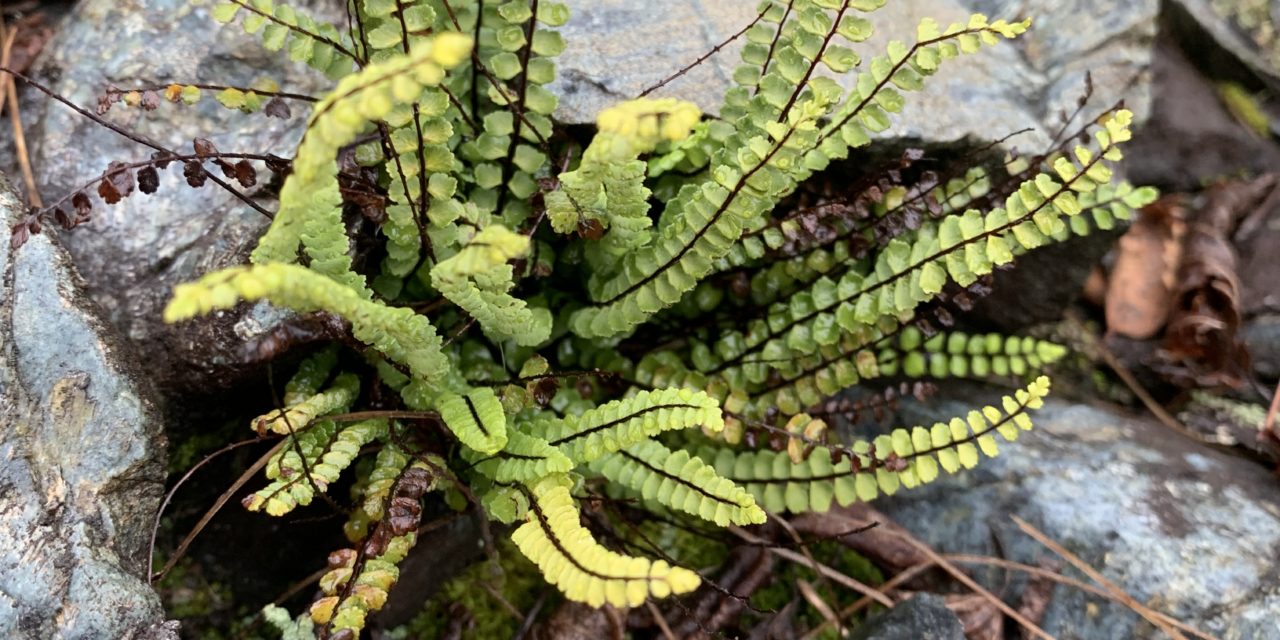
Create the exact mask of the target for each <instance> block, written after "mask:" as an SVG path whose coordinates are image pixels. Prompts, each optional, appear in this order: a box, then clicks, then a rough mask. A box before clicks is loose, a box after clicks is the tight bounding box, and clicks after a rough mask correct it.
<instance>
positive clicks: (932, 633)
mask: <svg viewBox="0 0 1280 640" xmlns="http://www.w3.org/2000/svg"><path fill="white" fill-rule="evenodd" d="M849 637H850V638H851V640H964V626H963V625H961V624H960V619H959V618H957V617H956V614H954V613H952V612H951V610H950V609H948V608H947V605H946V603H945V602H943V600H942V598H941V597H940V596H936V595H933V594H931V593H921V594H918V595H916V596H915V597H913V598H911V599H910V600H907V601H906V602H902V603H899V604H898V606H896V607H894V608H892V609H890V610H888V611H885V612H884V613H881V614H879V615H875V616H872V617H871V618H868V619H867V621H866V622H863V623H862V624H860V625H858V627H857V628H856V629H854V631H853V635H851V636H849Z"/></svg>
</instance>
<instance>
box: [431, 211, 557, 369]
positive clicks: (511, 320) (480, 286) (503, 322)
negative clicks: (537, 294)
mask: <svg viewBox="0 0 1280 640" xmlns="http://www.w3.org/2000/svg"><path fill="white" fill-rule="evenodd" d="M528 251H529V237H528V236H524V235H520V234H516V233H512V232H510V231H508V230H507V229H506V228H504V227H502V226H499V225H494V226H491V227H486V228H485V229H484V230H482V231H480V232H479V233H477V234H476V235H475V237H473V238H472V239H471V241H470V242H468V243H467V245H466V246H465V247H463V248H462V249H461V250H459V251H458V253H456V254H454V255H453V256H452V257H450V258H449V259H448V260H445V261H443V262H440V263H439V264H437V265H436V266H435V268H434V269H432V270H431V284H432V285H434V286H435V288H436V290H438V291H439V292H440V293H441V294H443V295H444V296H445V297H446V298H449V299H450V300H452V301H453V302H454V303H455V304H457V305H458V306H459V307H460V308H462V310H464V311H466V312H467V313H469V314H471V316H472V317H474V318H475V319H476V320H478V321H479V322H480V326H482V327H484V329H485V330H486V331H487V332H488V333H489V334H490V335H494V336H497V337H501V338H508V337H509V338H512V339H514V340H515V341H516V344H520V345H525V346H534V345H537V344H540V343H542V342H544V341H546V339H547V337H548V336H549V335H550V334H551V313H550V312H548V311H547V310H546V309H530V308H528V307H527V306H526V304H525V302H524V301H523V300H520V299H518V298H514V297H512V296H511V295H510V294H509V293H508V291H509V290H510V289H511V288H512V287H513V286H515V282H514V281H513V280H512V275H513V269H512V267H511V265H509V264H507V261H508V260H513V259H516V258H522V257H525V256H526V255H527V254H528Z"/></svg>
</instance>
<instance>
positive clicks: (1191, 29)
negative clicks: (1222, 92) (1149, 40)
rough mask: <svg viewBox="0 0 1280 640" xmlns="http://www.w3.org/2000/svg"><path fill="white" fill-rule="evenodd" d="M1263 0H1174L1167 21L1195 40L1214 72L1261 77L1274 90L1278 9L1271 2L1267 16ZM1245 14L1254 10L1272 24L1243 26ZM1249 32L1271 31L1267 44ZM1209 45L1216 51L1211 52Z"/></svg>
mask: <svg viewBox="0 0 1280 640" xmlns="http://www.w3.org/2000/svg"><path fill="white" fill-rule="evenodd" d="M1265 2H1266V0H1173V1H1172V2H1171V3H1170V5H1169V8H1170V10H1171V11H1170V13H1171V15H1170V16H1169V18H1170V20H1169V21H1170V24H1171V26H1172V27H1173V28H1174V29H1176V30H1177V31H1179V32H1180V34H1181V35H1182V36H1183V37H1184V38H1186V39H1189V40H1191V41H1193V42H1195V44H1196V45H1197V47H1196V50H1197V51H1198V52H1200V53H1201V54H1202V56H1203V57H1204V58H1206V60H1205V62H1207V63H1208V64H1209V65H1210V66H1211V67H1213V69H1214V71H1215V72H1219V71H1221V72H1223V73H1224V75H1226V76H1228V77H1229V78H1230V79H1232V80H1237V81H1248V80H1254V81H1256V80H1261V81H1262V82H1264V83H1266V84H1267V85H1268V86H1270V87H1271V88H1272V89H1273V90H1275V89H1280V42H1277V41H1276V39H1275V28H1276V25H1277V24H1280V23H1278V22H1276V19H1277V17H1280V9H1278V8H1277V6H1276V4H1275V3H1274V2H1272V3H1271V5H1272V6H1271V11H1270V15H1265V14H1264V11H1265V9H1262V8H1263V7H1264V6H1265ZM1249 5H1251V6H1249ZM1258 9H1262V10H1261V11H1259V10H1258ZM1245 13H1254V14H1255V17H1256V18H1260V19H1261V20H1262V21H1263V22H1266V21H1268V20H1269V21H1270V22H1271V24H1269V25H1265V24H1260V25H1256V26H1250V27H1245V26H1244V25H1243V24H1241V21H1240V20H1239V18H1240V17H1241V16H1242V15H1243V14H1245ZM1252 31H1257V32H1263V31H1267V32H1270V34H1271V35H1270V43H1269V44H1270V46H1269V47H1267V46H1264V45H1262V44H1261V43H1260V42H1259V41H1255V40H1254V39H1253V38H1252V37H1251V35H1250V32H1252ZM1210 48H1213V49H1219V51H1210V50H1209V49H1210ZM1242 72H1244V73H1248V74H1252V75H1253V78H1247V77H1245V75H1244V73H1242Z"/></svg>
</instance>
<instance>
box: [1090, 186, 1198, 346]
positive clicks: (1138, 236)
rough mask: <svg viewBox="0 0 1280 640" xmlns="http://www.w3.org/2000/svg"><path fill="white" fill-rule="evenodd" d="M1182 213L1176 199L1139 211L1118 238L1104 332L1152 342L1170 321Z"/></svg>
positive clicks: (1177, 198) (1182, 228)
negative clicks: (1135, 218) (1150, 339)
mask: <svg viewBox="0 0 1280 640" xmlns="http://www.w3.org/2000/svg"><path fill="white" fill-rule="evenodd" d="M1185 216H1186V208H1185V207H1184V206H1183V202H1182V199H1181V198H1180V197H1178V196H1172V197H1167V198H1161V199H1160V200H1158V201H1156V202H1155V203H1152V204H1151V205H1148V206H1147V207H1145V208H1143V209H1142V211H1141V212H1140V214H1139V216H1138V219H1137V220H1136V221H1135V222H1134V223H1133V226H1131V227H1129V230H1128V231H1126V232H1125V234H1124V235H1123V236H1121V237H1120V243H1119V245H1118V246H1117V254H1116V261H1115V265H1114V266H1113V267H1112V269H1111V276H1110V279H1109V281H1108V283H1107V295H1106V317H1107V330H1108V331H1109V332H1112V333H1117V334H1120V335H1122V336H1127V337H1129V338H1135V339H1138V340H1145V339H1147V338H1152V337H1155V336H1156V334H1158V333H1159V332H1160V328H1161V327H1163V326H1164V324H1165V320H1166V319H1167V318H1168V316H1169V300H1170V298H1171V297H1172V294H1171V291H1172V288H1173V283H1174V278H1175V276H1176V273H1177V269H1178V264H1179V263H1180V262H1181V255H1182V244H1181V242H1180V240H1181V236H1182V235H1183V233H1184V232H1185V221H1184V220H1185Z"/></svg>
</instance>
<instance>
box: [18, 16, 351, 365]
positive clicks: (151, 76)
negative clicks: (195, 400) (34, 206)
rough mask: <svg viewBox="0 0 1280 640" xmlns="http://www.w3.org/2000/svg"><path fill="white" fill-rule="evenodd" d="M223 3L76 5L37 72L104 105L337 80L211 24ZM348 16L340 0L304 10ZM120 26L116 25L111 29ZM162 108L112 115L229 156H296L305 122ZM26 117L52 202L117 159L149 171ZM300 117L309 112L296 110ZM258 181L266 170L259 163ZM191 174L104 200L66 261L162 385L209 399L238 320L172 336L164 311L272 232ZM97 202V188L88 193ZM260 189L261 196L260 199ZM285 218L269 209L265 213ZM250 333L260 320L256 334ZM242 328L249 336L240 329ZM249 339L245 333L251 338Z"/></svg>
mask: <svg viewBox="0 0 1280 640" xmlns="http://www.w3.org/2000/svg"><path fill="white" fill-rule="evenodd" d="M213 4H214V3H213V1H212V0H196V1H193V2H187V1H186V0H133V1H130V2H116V1H115V0H85V1H83V2H80V3H78V4H77V5H76V6H75V9H74V10H73V12H72V13H71V14H70V15H69V16H68V17H67V19H66V20H65V21H64V22H63V23H62V25H61V28H60V30H59V31H58V33H57V35H56V36H55V37H54V39H53V40H52V41H50V43H49V44H48V46H47V47H46V49H45V53H44V54H43V56H42V58H41V60H40V63H39V67H38V73H37V75H38V76H39V77H41V78H44V79H50V78H52V79H54V80H53V81H52V82H51V83H50V84H51V85H52V88H53V89H54V90H56V91H57V92H59V93H60V94H61V95H63V96H65V97H67V98H70V99H71V100H73V101H75V102H77V103H79V104H81V105H89V106H92V105H93V104H95V101H96V98H97V96H98V95H100V94H101V93H103V91H104V90H105V89H106V88H107V87H108V86H116V87H122V88H132V87H138V86H147V85H164V84H167V83H170V82H180V83H192V82H206V83H214V84H234V85H240V86H247V85H249V84H251V83H253V82H254V81H255V80H257V79H260V78H269V79H272V80H274V81H276V82H277V83H279V84H280V85H281V87H282V89H283V90H286V91H294V92H298V93H309V94H320V93H323V92H324V91H325V90H326V89H327V88H328V87H330V86H331V83H330V82H329V81H328V80H326V79H324V78H323V77H321V76H319V75H318V74H315V73H312V72H311V71H310V70H309V69H308V68H306V67H305V66H304V65H301V64H297V63H294V62H291V61H290V60H289V59H288V56H287V55H285V53H284V52H269V51H266V50H265V49H263V48H262V47H261V46H260V45H259V44H258V40H257V38H256V37H255V36H249V35H246V34H244V33H243V31H241V30H240V28H239V27H238V26H228V27H225V28H220V25H219V24H218V23H217V22H215V21H214V20H213V19H212V18H211V17H210V16H209V10H210V8H211V7H212V6H213ZM292 4H293V5H294V6H301V7H304V8H306V7H310V8H312V9H314V10H315V11H314V13H316V14H318V15H321V16H324V17H328V18H330V19H335V20H336V19H337V16H338V9H337V7H340V6H341V4H340V3H338V2H337V1H336V0H311V1H309V2H294V3H292ZM103 25H109V26H110V28H104V27H103ZM206 95H207V97H206V98H205V99H204V100H202V101H201V102H200V103H199V104H198V105H195V106H185V105H173V104H169V103H167V102H166V103H163V104H162V105H161V106H160V108H159V109H157V110H156V111H153V112H146V111H143V110H141V109H132V108H128V107H125V106H123V105H117V106H115V107H114V108H112V109H111V111H110V112H108V114H107V117H108V118H109V119H110V120H111V121H113V122H116V123H119V124H122V125H125V126H126V127H128V128H129V129H131V130H133V131H136V132H138V133H140V134H142V135H144V136H147V137H148V138H151V139H153V140H156V141H158V142H160V143H162V144H164V145H166V146H168V147H169V148H171V149H174V150H175V151H178V152H180V153H190V152H191V149H192V147H191V144H192V142H191V141H192V139H193V138H196V137H203V138H207V139H209V140H211V141H213V142H214V144H216V145H217V147H218V148H219V149H220V150H222V151H226V152H232V151H242V152H254V153H261V152H272V153H275V154H277V155H280V156H282V157H291V156H292V155H293V148H294V146H295V145H296V143H297V141H298V139H299V137H300V135H301V131H302V127H303V125H304V124H305V121H304V118H302V117H301V116H298V115H295V116H294V117H293V118H292V119H290V120H288V121H282V120H279V119H276V118H268V117H266V116H264V115H263V114H261V113H258V114H252V115H246V114H242V113H240V112H238V111H231V110H229V109H225V108H223V107H222V106H221V105H219V104H217V103H216V102H215V101H214V100H213V99H212V95H211V94H206ZM27 97H28V100H27V101H26V106H25V107H24V109H23V114H24V116H25V117H26V119H27V121H28V123H29V128H28V141H29V143H30V145H31V151H32V157H33V160H34V163H35V166H36V168H37V169H38V171H37V175H38V176H39V179H40V185H39V186H40V190H41V192H42V194H43V195H44V196H45V200H46V201H49V200H53V199H54V198H58V197H61V196H63V195H70V194H71V193H73V192H74V191H75V190H76V189H79V188H80V187H81V186H83V185H84V184H85V183H86V182H87V181H89V180H92V179H93V178H94V177H96V176H98V175H100V174H101V173H102V171H103V170H104V169H106V166H107V163H108V162H110V161H112V160H122V161H138V160H144V159H146V158H148V157H150V153H151V150H150V149H147V148H145V147H142V146H140V145H137V144H134V143H132V142H130V141H129V140H126V139H125V138H123V137H121V136H118V135H116V134H115V133H113V132H111V131H107V130H106V129H104V128H102V127H99V126H97V125H95V124H93V123H92V122H89V121H88V120H86V119H84V118H82V117H80V116H78V115H76V114H74V113H72V112H71V111H70V110H68V109H66V108H65V107H63V106H61V105H57V104H54V103H52V102H51V101H49V100H47V99H45V98H43V96H39V95H37V94H35V93H33V92H28V94H27ZM295 111H299V112H300V110H295ZM258 168H259V175H260V178H261V180H260V184H261V183H264V182H266V181H267V177H268V175H269V174H268V173H267V172H266V170H265V169H264V168H263V167H262V166H261V164H260V163H259V165H258ZM181 173H182V167H181V165H170V168H169V169H168V170H166V171H162V172H161V180H160V189H159V190H158V191H157V192H156V193H155V194H153V195H143V194H140V193H136V194H134V195H133V196H131V197H129V198H127V199H125V200H124V201H122V202H120V203H119V204H116V205H113V206H109V205H105V204H102V203H101V202H100V201H99V200H97V197H96V196H93V199H94V214H93V215H94V219H93V222H92V223H91V224H89V225H87V226H86V227H83V228H80V229H77V230H75V231H74V232H72V233H69V234H65V243H66V246H67V250H68V251H69V252H70V253H71V255H72V257H73V258H74V259H75V262H76V265H77V266H78V267H79V269H80V272H81V273H82V274H83V275H84V277H85V279H86V281H87V283H88V288H89V292H90V294H91V295H92V296H93V299H94V300H95V301H96V302H97V303H98V304H99V305H101V306H102V308H103V309H104V311H105V312H106V316H107V319H108V320H109V321H110V322H111V324H113V325H115V326H116V327H117V328H118V329H119V330H120V332H121V333H122V334H123V335H124V336H125V337H126V338H128V339H129V340H130V341H131V342H133V343H134V344H136V345H138V346H139V348H140V349H141V351H142V352H143V354H144V356H145V361H146V362H149V363H153V364H154V366H155V371H157V372H158V373H159V375H160V376H161V378H162V379H161V383H162V385H163V386H164V387H177V388H179V389H181V388H194V389H199V388H203V387H208V386H210V385H214V384H218V385H220V384H222V383H225V382H227V381H228V380H227V378H228V377H230V378H234V377H235V376H237V375H240V374H243V373H245V372H246V371H248V370H249V368H247V367H246V368H241V367H236V366H235V365H236V364H237V363H238V361H239V358H238V354H237V352H236V349H237V348H238V346H239V345H240V343H241V342H242V341H243V339H244V337H245V336H243V335H237V329H236V324H237V323H239V322H240V320H241V317H240V316H239V315H238V314H234V313H232V314H221V315H220V316H218V317H210V318H206V319H203V320H199V321H195V322H192V323H184V324H183V325H182V326H181V327H178V328H173V327H169V326H166V325H164V324H163V323H162V322H161V320H160V311H161V309H163V306H164V304H165V303H166V302H167V300H168V297H169V294H170V291H171V290H172V288H173V286H174V285H175V284H178V283H181V282H186V281H189V280H192V279H194V278H196V277H198V276H200V275H202V274H204V273H207V272H210V271H213V270H216V269H218V268H221V267H225V266H228V265H232V264H237V263H241V262H243V261H244V259H245V257H246V255H247V252H248V251H249V249H251V248H252V247H253V245H254V243H255V242H256V241H257V238H258V236H259V235H260V234H261V232H262V231H263V229H265V227H266V224H267V220H266V218H265V217H264V216H262V215H261V214H260V213H258V212H256V211H254V210H252V209H251V208H250V207H248V206H247V205H245V204H244V203H242V202H240V201H239V200H237V199H235V198H234V197H233V196H231V195H230V194H228V193H226V192H225V191H223V190H221V189H220V188H218V187H217V186H215V185H213V184H212V183H210V184H207V185H206V186H204V187H203V188H201V189H192V188H190V187H188V186H187V185H186V184H185V181H184V179H183V178H182V175H181ZM88 191H89V192H90V193H93V192H94V189H88ZM250 191H253V189H250ZM262 204H263V205H264V206H265V207H266V208H267V209H268V210H272V209H274V204H273V203H271V202H269V201H268V202H262ZM251 324H252V323H251ZM241 329H243V327H241ZM240 333H243V331H241V332H240Z"/></svg>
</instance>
